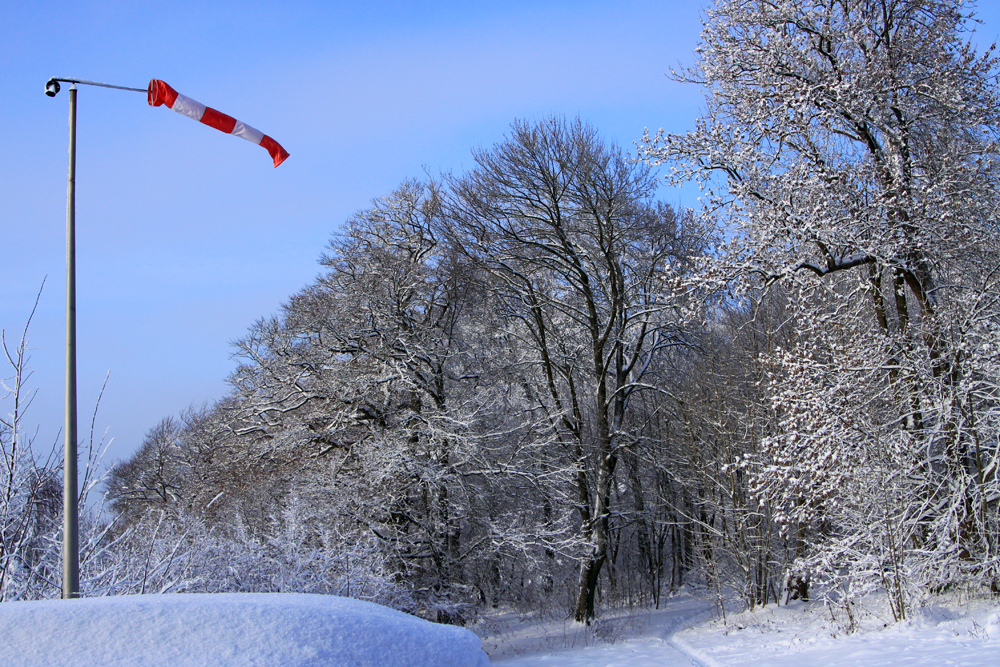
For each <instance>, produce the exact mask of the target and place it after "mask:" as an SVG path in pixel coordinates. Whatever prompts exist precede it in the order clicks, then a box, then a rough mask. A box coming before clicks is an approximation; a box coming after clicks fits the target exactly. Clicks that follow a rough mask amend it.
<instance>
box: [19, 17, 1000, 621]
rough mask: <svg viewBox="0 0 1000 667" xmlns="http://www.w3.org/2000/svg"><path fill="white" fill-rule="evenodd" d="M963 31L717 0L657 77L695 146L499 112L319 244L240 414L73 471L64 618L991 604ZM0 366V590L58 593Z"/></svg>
mask: <svg viewBox="0 0 1000 667" xmlns="http://www.w3.org/2000/svg"><path fill="white" fill-rule="evenodd" d="M971 11H972V9H971V8H970V6H969V5H965V4H962V3H956V2H954V1H951V0H717V1H716V2H714V3H713V4H712V5H711V6H710V7H709V8H708V9H706V11H705V15H704V29H703V32H702V38H701V47H700V48H699V49H698V52H697V53H696V54H695V64H694V65H693V66H692V67H690V68H689V69H685V70H678V71H675V72H672V76H673V77H674V78H675V79H677V80H681V81H685V82H689V83H690V84H691V85H694V86H700V87H701V88H702V90H703V91H704V94H705V102H704V111H703V115H702V116H701V117H700V118H699V119H698V120H697V122H696V124H695V126H694V129H693V130H691V131H690V132H687V133H683V134H672V133H670V132H668V131H665V130H660V131H659V132H656V133H650V132H647V133H646V134H645V135H644V136H643V137H641V138H640V139H639V141H638V151H636V150H635V149H634V148H632V147H628V148H625V147H622V146H617V145H614V144H611V143H609V142H607V141H605V140H604V139H603V138H602V136H601V134H600V131H599V129H598V128H595V127H592V126H591V125H589V124H588V123H587V122H586V121H585V120H581V119H575V118H565V117H560V116H553V117H546V118H542V119H534V120H524V119H521V120H515V121H514V122H513V123H512V124H511V125H510V129H509V131H508V133H507V134H506V136H505V137H504V139H503V140H502V141H499V142H497V143H496V144H494V145H492V146H486V147H481V148H478V149H474V150H473V151H472V162H471V165H472V166H471V167H470V168H469V169H468V170H466V171H464V172H462V173H457V174H452V173H446V174H442V175H440V176H437V177H431V176H426V177H424V178H421V179H409V180H405V181H403V182H402V183H400V185H399V186H398V187H397V188H396V189H395V190H394V191H393V192H390V193H388V194H385V195H383V196H380V197H377V198H375V199H374V200H373V201H372V203H371V205H370V207H368V208H366V209H364V210H361V211H358V212H357V213H356V214H355V215H354V216H352V217H351V218H350V219H348V220H346V221H343V222H342V223H341V222H340V221H332V223H331V224H333V225H336V232H335V233H334V234H333V235H332V236H331V240H330V242H329V245H328V246H327V248H326V249H325V250H324V251H323V254H322V255H321V258H320V265H321V268H322V272H321V274H320V277H318V278H317V279H316V280H315V281H314V282H313V283H311V284H309V285H307V286H306V287H304V288H303V289H302V290H301V291H299V292H298V293H296V294H293V295H291V296H290V297H289V298H288V299H287V301H286V303H285V304H284V306H283V308H282V310H281V312H280V313H278V314H277V315H276V316H274V317H269V318H265V319H261V320H259V321H257V322H255V323H253V324H252V325H251V326H250V327H249V328H248V330H247V332H246V334H245V335H244V336H243V338H242V339H240V340H239V341H238V342H237V343H236V344H235V356H236V358H237V359H238V366H237V368H236V370H235V372H234V373H233V374H232V376H231V377H230V379H229V382H230V386H231V389H230V391H229V393H228V394H227V395H226V396H224V397H222V398H220V399H219V400H218V401H217V402H215V403H214V404H212V405H209V406H206V407H202V408H193V409H191V410H189V411H188V412H186V413H184V414H181V415H179V416H173V417H167V418H164V419H163V420H162V421H160V422H159V423H158V424H156V425H155V426H153V427H152V428H151V429H150V430H149V432H148V435H147V437H146V439H145V441H144V442H143V443H142V445H141V447H140V448H139V449H138V450H137V451H136V452H135V454H134V455H133V456H132V457H131V458H130V459H128V460H126V461H124V462H121V463H119V464H117V465H116V466H114V467H113V468H112V469H111V470H110V471H109V472H108V473H107V474H106V475H104V476H103V477H102V476H100V475H99V472H98V471H97V470H96V469H94V468H88V467H87V466H86V465H85V464H86V461H82V462H81V470H84V469H87V477H86V479H84V480H83V481H82V483H81V493H82V494H83V496H84V497H83V498H82V502H81V507H86V508H90V509H89V511H88V513H87V514H85V515H84V516H82V517H81V530H82V533H81V576H80V581H81V587H82V591H83V594H84V595H88V596H96V595H109V594H132V593H150V592H223V591H285V592H292V591H296V592H312V593H330V594H337V595H346V596H350V597H356V598H359V599H364V600H372V601H376V602H380V603H382V604H387V605H389V606H392V607H395V608H397V609H402V610H405V611H408V612H411V613H414V614H417V615H420V616H423V617H425V618H429V619H432V620H437V621H441V622H448V623H456V624H465V623H469V622H472V621H473V620H475V619H476V618H477V617H478V616H480V615H482V614H484V613H488V612H489V611H490V610H492V609H497V608H504V609H508V608H513V609H517V610H521V611H525V612H546V613H556V614H563V615H565V616H568V617H572V618H574V619H575V620H576V621H579V622H585V623H589V622H591V621H592V620H593V619H595V618H597V617H598V616H599V614H600V612H601V609H602V608H609V607H620V606H632V605H639V606H645V607H655V606H657V605H659V604H660V602H661V600H663V599H664V597H665V596H666V595H668V594H669V593H670V592H672V591H675V590H677V589H679V588H680V587H681V586H696V587H699V588H701V589H703V590H704V591H706V592H707V593H708V594H710V595H712V596H714V597H715V598H716V599H718V600H720V601H721V600H723V599H728V598H730V597H732V596H736V597H738V598H739V599H741V600H742V601H743V602H744V603H745V604H746V606H747V607H749V608H751V609H752V608H754V607H755V606H757V605H762V604H767V603H769V602H778V603H785V602H787V601H789V600H794V599H800V598H802V599H819V598H822V599H825V600H827V601H828V602H829V604H831V605H833V606H835V607H839V608H842V609H844V610H847V613H848V614H849V613H850V612H849V608H850V605H851V602H852V601H853V600H855V599H857V598H859V597H863V596H865V595H869V594H871V593H874V592H879V593H881V594H884V595H886V596H887V598H888V600H889V602H890V606H891V610H892V613H893V616H894V617H895V619H896V620H901V619H905V618H907V617H908V616H909V615H910V614H911V612H912V611H913V609H914V608H916V607H919V606H920V605H922V604H924V603H926V602H927V600H929V599H931V598H932V597H933V596H934V595H937V594H940V593H942V592H945V591H950V590H962V591H966V592H967V593H968V594H969V595H974V596H976V595H995V594H998V593H1000V552H998V549H1000V514H998V504H1000V480H998V476H997V473H998V464H1000V357H998V349H1000V235H998V231H1000V230H998V217H997V216H998V204H1000V181H998V178H1000V171H998V167H997V162H996V160H997V159H998V143H997V142H998V138H1000V136H998V133H1000V87H998V80H997V76H998V73H1000V69H998V61H997V57H996V55H995V51H994V49H993V47H990V48H988V49H985V50H979V51H977V49H976V48H974V47H973V46H972V45H971V43H970V41H969V35H970V30H971V29H972V28H973V27H974V23H973V19H972V14H971ZM637 134H638V133H637ZM680 184H686V185H688V187H691V185H692V184H695V186H696V187H698V188H700V190H701V193H700V194H701V197H700V198H699V205H698V206H697V207H690V208H689V207H681V206H672V205H669V204H667V203H665V202H664V198H665V197H669V196H670V195H669V194H668V190H667V189H666V188H664V186H676V185H680ZM3 347H4V352H5V354H6V361H7V362H8V370H9V372H8V373H4V374H3V375H4V377H6V378H8V379H6V380H5V381H4V385H3V386H4V390H3V393H4V394H5V397H4V407H5V408H6V409H5V410H4V412H5V414H4V416H3V418H2V420H0V446H2V454H3V464H2V465H0V496H2V497H0V601H4V600H27V599H40V598H48V597H58V595H59V577H60V571H61V562H60V558H61V557H60V552H59V548H60V547H59V545H60V541H61V509H60V498H61V494H62V490H61V476H62V472H61V471H62V462H61V460H59V457H60V453H59V452H58V451H53V452H51V453H48V454H46V453H45V452H44V451H41V450H42V449H44V448H41V447H40V446H39V445H38V444H37V443H35V444H32V443H33V441H32V436H31V434H32V428H31V426H30V424H29V423H28V422H27V421H26V419H27V418H26V417H25V414H26V408H27V406H28V404H29V403H30V387H29V386H28V381H29V369H28V368H27V366H26V344H25V338H24V337H22V338H21V339H20V340H17V339H16V338H11V337H10V335H9V334H7V335H5V338H4V341H3ZM92 444H93V443H92ZM84 451H85V452H86V448H84ZM91 456H93V451H92V450H91ZM87 494H90V496H91V502H88V501H87V498H86V496H87ZM98 495H103V496H104V497H105V500H106V503H104V504H101V503H96V502H93V497H95V496H98Z"/></svg>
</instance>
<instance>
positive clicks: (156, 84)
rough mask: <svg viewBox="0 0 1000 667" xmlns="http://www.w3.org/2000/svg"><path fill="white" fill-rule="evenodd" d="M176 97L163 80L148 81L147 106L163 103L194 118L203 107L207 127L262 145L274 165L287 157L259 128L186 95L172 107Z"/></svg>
mask: <svg viewBox="0 0 1000 667" xmlns="http://www.w3.org/2000/svg"><path fill="white" fill-rule="evenodd" d="M177 97H178V93H177V91H176V90H174V89H173V88H171V87H170V86H169V85H167V84H166V83H165V82H163V81H160V80H159V79H152V80H151V81H150V82H149V89H148V91H147V94H146V99H147V101H148V102H149V106H151V107H158V106H160V105H165V106H166V107H168V108H169V109H172V110H173V111H178V112H179V113H181V114H183V115H187V116H190V117H192V118H194V119H196V120H199V117H198V114H199V113H201V109H202V108H204V109H205V112H204V113H202V114H201V117H200V121H201V122H202V123H203V124H205V125H208V126H209V127H214V128H215V129H217V130H219V131H220V132H225V133H226V134H233V133H234V132H236V136H238V137H240V138H241V139H246V140H247V141H250V142H252V143H256V144H258V145H259V146H262V147H263V148H264V149H265V150H267V152H268V154H269V155H270V156H271V159H272V160H273V161H274V166H275V167H277V166H278V165H279V164H281V163H282V162H284V161H285V160H286V159H288V151H286V150H285V149H284V148H282V147H281V144H279V143H278V142H277V141H275V140H274V139H272V138H271V137H269V136H267V135H266V134H263V133H261V132H260V130H255V129H253V128H252V127H250V126H248V125H245V124H243V123H240V122H239V121H237V120H236V119H235V118H233V117H232V116H227V115H226V114H224V113H222V112H220V111H216V110H215V109H213V108H211V107H203V106H202V104H201V103H200V102H196V101H194V100H192V99H190V98H188V97H184V98H183V99H184V102H183V104H181V105H179V106H178V108H177V109H174V104H175V103H176V102H177ZM182 97H183V96H182ZM258 136H260V137H261V139H260V141H259V142H258V141H257V137H258Z"/></svg>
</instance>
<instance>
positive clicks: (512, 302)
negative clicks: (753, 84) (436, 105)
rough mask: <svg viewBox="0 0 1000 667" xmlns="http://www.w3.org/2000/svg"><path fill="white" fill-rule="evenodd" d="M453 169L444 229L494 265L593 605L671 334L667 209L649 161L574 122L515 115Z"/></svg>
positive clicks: (674, 234) (587, 608)
mask: <svg viewBox="0 0 1000 667" xmlns="http://www.w3.org/2000/svg"><path fill="white" fill-rule="evenodd" d="M473 155H474V158H475V161H476V166H475V168H474V169H472V170H471V171H470V172H469V173H467V174H465V175H463V176H461V177H459V178H454V179H452V180H451V181H450V185H451V187H452V190H453V193H454V196H453V197H452V198H451V199H449V210H448V216H447V222H448V225H449V226H448V230H449V235H450V237H451V241H452V242H453V243H454V244H456V246H457V247H459V248H461V250H462V251H463V252H464V253H465V254H466V255H467V256H469V257H470V258H472V259H474V260H475V261H476V263H477V265H478V266H480V267H482V268H483V270H484V271H485V272H487V274H488V275H489V276H490V277H491V284H490V291H491V293H492V295H493V298H494V299H495V300H496V303H497V304H498V307H499V308H500V309H501V312H502V313H503V315H504V317H505V319H506V321H507V322H508V325H509V326H510V327H511V331H512V332H514V333H515V335H516V337H517V341H518V344H519V345H520V346H521V348H522V349H523V350H524V351H526V352H528V353H529V354H527V355H526V358H525V360H524V364H525V372H524V377H525V390H526V391H527V392H528V394H529V396H530V400H531V401H533V402H534V403H535V405H536V409H537V410H538V411H540V413H541V414H543V415H544V416H545V419H546V420H548V422H549V424H550V427H551V430H552V433H553V434H555V437H556V441H557V443H558V447H557V450H556V451H557V452H558V456H559V457H561V459H562V461H563V463H564V464H565V465H567V466H570V467H571V468H572V469H574V470H575V474H576V478H575V495H576V509H577V511H578V513H579V519H580V525H581V535H582V536H583V537H584V539H585V540H586V544H587V546H586V549H585V551H584V553H583V554H581V556H580V572H579V582H578V585H577V591H578V593H577V601H576V605H575V612H574V613H575V616H576V618H577V620H579V621H587V622H589V621H590V620H591V619H592V618H593V617H594V612H595V609H594V607H595V596H596V593H597V590H598V583H599V577H600V575H601V570H602V567H603V566H604V565H605V563H606V562H607V559H608V555H609V551H608V543H609V542H608V540H609V521H610V516H611V508H610V503H611V501H612V491H613V484H614V480H615V477H616V472H617V467H618V462H619V460H620V456H621V452H622V450H623V448H627V447H630V446H632V445H633V444H634V438H633V437H632V434H631V433H630V432H629V429H628V426H627V420H628V418H629V414H630V410H631V408H632V405H633V401H634V398H635V396H636V395H637V394H638V393H639V392H641V391H642V390H644V389H648V388H649V386H648V385H647V384H646V383H645V374H646V371H647V369H648V368H649V366H650V363H651V362H652V360H653V359H654V358H655V357H656V355H657V354H659V353H660V352H661V351H662V350H664V349H666V348H667V347H669V346H671V345H675V344H678V343H679V342H680V341H681V340H682V336H681V329H680V327H679V326H678V320H677V318H676V313H675V308H676V306H677V304H676V303H674V302H672V300H671V299H670V298H669V296H668V294H667V290H665V289H664V288H663V283H662V282H661V281H662V279H663V277H664V276H665V275H667V274H668V273H669V271H670V270H671V267H670V263H671V262H676V261H684V260H685V259H686V257H684V251H685V250H686V249H684V248H682V247H681V244H680V241H679V238H680V234H679V225H678V220H677V218H676V216H675V215H674V212H673V211H672V210H671V209H670V208H668V207H665V206H663V205H657V204H654V203H652V202H651V201H650V196H651V194H652V192H653V189H654V179H653V177H652V175H651V174H650V171H649V169H648V168H647V167H645V166H643V165H642V164H639V163H636V162H635V161H633V160H630V159H629V158H628V157H626V156H625V155H624V154H623V153H622V152H621V150H620V149H618V148H617V147H611V146H607V145H605V144H604V143H603V142H602V141H601V140H600V138H599V137H598V136H597V133H596V132H595V130H594V129H593V128H591V127H590V126H588V125H585V124H584V123H582V122H581V121H579V120H577V121H573V122H567V121H565V120H563V119H560V118H551V119H547V120H544V121H541V122H539V123H529V122H524V121H518V122H516V123H514V125H513V126H512V129H511V134H510V136H509V137H508V138H507V139H506V140H505V141H503V142H501V143H498V144H497V145H495V146H494V147H492V148H491V149H481V150H478V151H475V152H474V153H473Z"/></svg>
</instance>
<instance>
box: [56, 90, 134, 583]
mask: <svg viewBox="0 0 1000 667" xmlns="http://www.w3.org/2000/svg"><path fill="white" fill-rule="evenodd" d="M60 81H63V82H65V83H68V84H70V87H69V184H68V185H67V186H66V425H65V428H64V429H63V432H64V435H65V442H64V448H63V582H62V596H63V598H76V597H80V521H79V509H80V508H79V504H80V501H79V490H78V488H77V485H78V482H77V465H76V464H77V458H76V445H77V429H76V84H78V83H83V84H87V85H88V86H100V87H101V88H117V89H118V90H134V91H135V92H137V93H145V92H146V89H145V88H129V87H127V86H114V85H112V84H110V83H101V82H99V81H90V80H88V79H69V78H60V77H55V76H54V77H52V78H51V79H49V80H48V81H46V82H45V94H46V95H48V96H49V97H55V96H56V95H57V94H58V93H59V82H60Z"/></svg>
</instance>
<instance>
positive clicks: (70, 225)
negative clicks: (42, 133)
mask: <svg viewBox="0 0 1000 667" xmlns="http://www.w3.org/2000/svg"><path fill="white" fill-rule="evenodd" d="M65 438H66V439H65V448H64V450H63V584H62V596H63V598H75V597H79V596H80V538H79V522H78V519H77V516H78V514H77V512H78V510H79V508H78V507H77V504H78V500H77V478H76V476H77V471H76V463H77V459H76V84H75V83H73V84H71V85H70V88H69V183H68V185H67V186H66V426H65Z"/></svg>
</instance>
